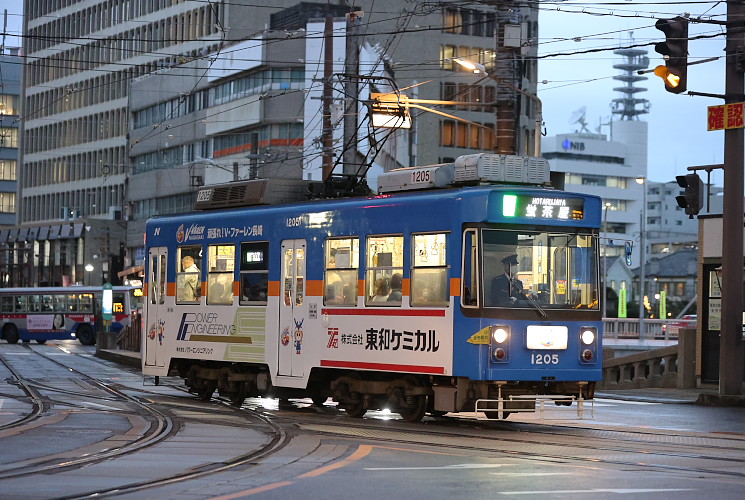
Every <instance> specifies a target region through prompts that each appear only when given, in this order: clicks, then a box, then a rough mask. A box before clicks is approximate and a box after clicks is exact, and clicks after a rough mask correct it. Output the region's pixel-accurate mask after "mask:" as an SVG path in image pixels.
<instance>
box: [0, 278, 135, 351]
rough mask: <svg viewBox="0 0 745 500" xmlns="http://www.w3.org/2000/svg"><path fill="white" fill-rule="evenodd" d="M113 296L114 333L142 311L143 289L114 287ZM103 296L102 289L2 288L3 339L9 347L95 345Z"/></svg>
mask: <svg viewBox="0 0 745 500" xmlns="http://www.w3.org/2000/svg"><path fill="white" fill-rule="evenodd" d="M112 295H113V310H112V322H111V331H113V332H118V331H120V330H122V329H123V328H125V327H127V326H129V324H130V321H131V318H132V312H133V311H135V310H137V309H141V308H142V305H141V303H142V288H141V287H134V286H115V287H113V294H112ZM102 296H103V288H102V287H100V286H77V285H76V286H66V287H36V288H0V338H3V339H5V340H6V341H7V342H8V343H9V344H15V343H17V342H18V341H19V340H21V341H24V342H28V341H31V340H35V341H37V342H39V343H44V342H46V341H47V340H65V339H78V341H80V343H81V344H83V345H93V344H95V343H96V334H97V332H98V331H99V330H100V329H101V326H102V317H101V301H102Z"/></svg>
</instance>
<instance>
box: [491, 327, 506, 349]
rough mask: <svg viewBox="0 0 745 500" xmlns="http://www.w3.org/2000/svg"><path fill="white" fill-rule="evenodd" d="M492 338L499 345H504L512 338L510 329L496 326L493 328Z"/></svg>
mask: <svg viewBox="0 0 745 500" xmlns="http://www.w3.org/2000/svg"><path fill="white" fill-rule="evenodd" d="M491 336H492V339H494V342H495V343H497V344H504V343H505V342H506V341H507V339H508V338H509V337H510V327H508V326H503V325H495V326H492V327H491Z"/></svg>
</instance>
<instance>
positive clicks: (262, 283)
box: [240, 241, 269, 305]
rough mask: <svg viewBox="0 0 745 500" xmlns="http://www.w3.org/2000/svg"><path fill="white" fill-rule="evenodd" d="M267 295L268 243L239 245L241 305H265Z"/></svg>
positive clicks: (259, 242)
mask: <svg viewBox="0 0 745 500" xmlns="http://www.w3.org/2000/svg"><path fill="white" fill-rule="evenodd" d="M268 294H269V242H267V241H251V242H245V243H241V297H240V303H241V304H242V305H266V303H267V296H268Z"/></svg>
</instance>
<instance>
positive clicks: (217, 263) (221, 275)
mask: <svg viewBox="0 0 745 500" xmlns="http://www.w3.org/2000/svg"><path fill="white" fill-rule="evenodd" d="M207 265H208V268H207V271H208V274H207V304H210V305H212V304H232V303H233V281H234V279H235V245H210V246H209V247H208V248H207Z"/></svg>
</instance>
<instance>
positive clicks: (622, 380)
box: [598, 328, 696, 389]
mask: <svg viewBox="0 0 745 500" xmlns="http://www.w3.org/2000/svg"><path fill="white" fill-rule="evenodd" d="M695 363H696V330H695V329H691V328H684V329H681V330H680V332H679V334H678V344H677V345H672V346H668V347H663V348H661V349H653V350H649V351H643V352H639V353H636V354H630V355H628V356H622V357H619V358H614V357H613V350H612V349H606V350H604V352H603V380H602V382H601V383H600V384H599V387H598V388H599V389H640V388H644V387H664V388H678V389H686V388H692V387H696V374H695V368H696V365H695Z"/></svg>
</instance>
